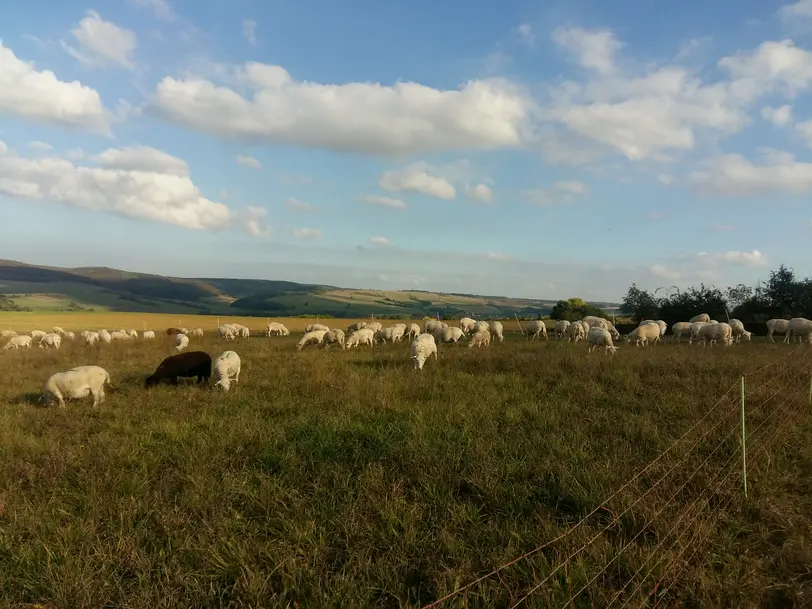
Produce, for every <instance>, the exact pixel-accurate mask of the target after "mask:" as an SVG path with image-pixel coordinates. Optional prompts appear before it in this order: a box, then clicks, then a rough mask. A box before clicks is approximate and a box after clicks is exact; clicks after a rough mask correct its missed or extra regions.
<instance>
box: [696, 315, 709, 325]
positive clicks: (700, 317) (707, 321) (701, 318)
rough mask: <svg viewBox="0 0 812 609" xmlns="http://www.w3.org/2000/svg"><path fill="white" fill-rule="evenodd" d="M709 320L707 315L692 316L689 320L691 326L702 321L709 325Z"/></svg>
mask: <svg viewBox="0 0 812 609" xmlns="http://www.w3.org/2000/svg"><path fill="white" fill-rule="evenodd" d="M710 320H711V318H710V315H708V314H707V313H700V314H699V315H694V316H693V317H692V318H691V323H692V324H693V323H696V322H698V321H704V322H705V323H706V324H707V323H710Z"/></svg>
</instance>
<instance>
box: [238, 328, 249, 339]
mask: <svg viewBox="0 0 812 609" xmlns="http://www.w3.org/2000/svg"><path fill="white" fill-rule="evenodd" d="M239 333H240V338H251V331H250V330H249V329H248V328H246V327H245V326H240V327H239Z"/></svg>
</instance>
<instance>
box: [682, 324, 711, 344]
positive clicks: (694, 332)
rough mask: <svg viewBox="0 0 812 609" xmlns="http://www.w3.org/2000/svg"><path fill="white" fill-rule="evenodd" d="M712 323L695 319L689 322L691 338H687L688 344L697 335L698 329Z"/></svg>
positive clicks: (691, 342)
mask: <svg viewBox="0 0 812 609" xmlns="http://www.w3.org/2000/svg"><path fill="white" fill-rule="evenodd" d="M710 325H713V324H711V323H710V322H709V321H695V322H692V323H691V338H689V339H688V344H689V345H691V344H693V342H694V341H695V340H696V338H697V336H699V331H700V330H701V329H702V328H704V327H705V326H710Z"/></svg>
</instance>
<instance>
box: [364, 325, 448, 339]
mask: <svg viewBox="0 0 812 609" xmlns="http://www.w3.org/2000/svg"><path fill="white" fill-rule="evenodd" d="M365 329H369V326H367V327H366V328H365ZM457 329H458V330H459V328H457ZM460 332H462V331H461V330H460ZM405 333H406V324H398V325H395V326H389V327H388V328H383V329H381V330H378V331H377V332H375V341H376V342H377V341H380V342H382V343H386V342H392V343H396V342H398V341H400V340H401V339H402V338H403V335H404V334H405Z"/></svg>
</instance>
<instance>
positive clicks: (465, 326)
mask: <svg viewBox="0 0 812 609" xmlns="http://www.w3.org/2000/svg"><path fill="white" fill-rule="evenodd" d="M475 325H476V320H475V319H471V318H470V317H463V318H462V319H460V330H462V331H463V332H464V333H466V334H467V333H468V332H471V331H472V330H473V329H474V326H475Z"/></svg>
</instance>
